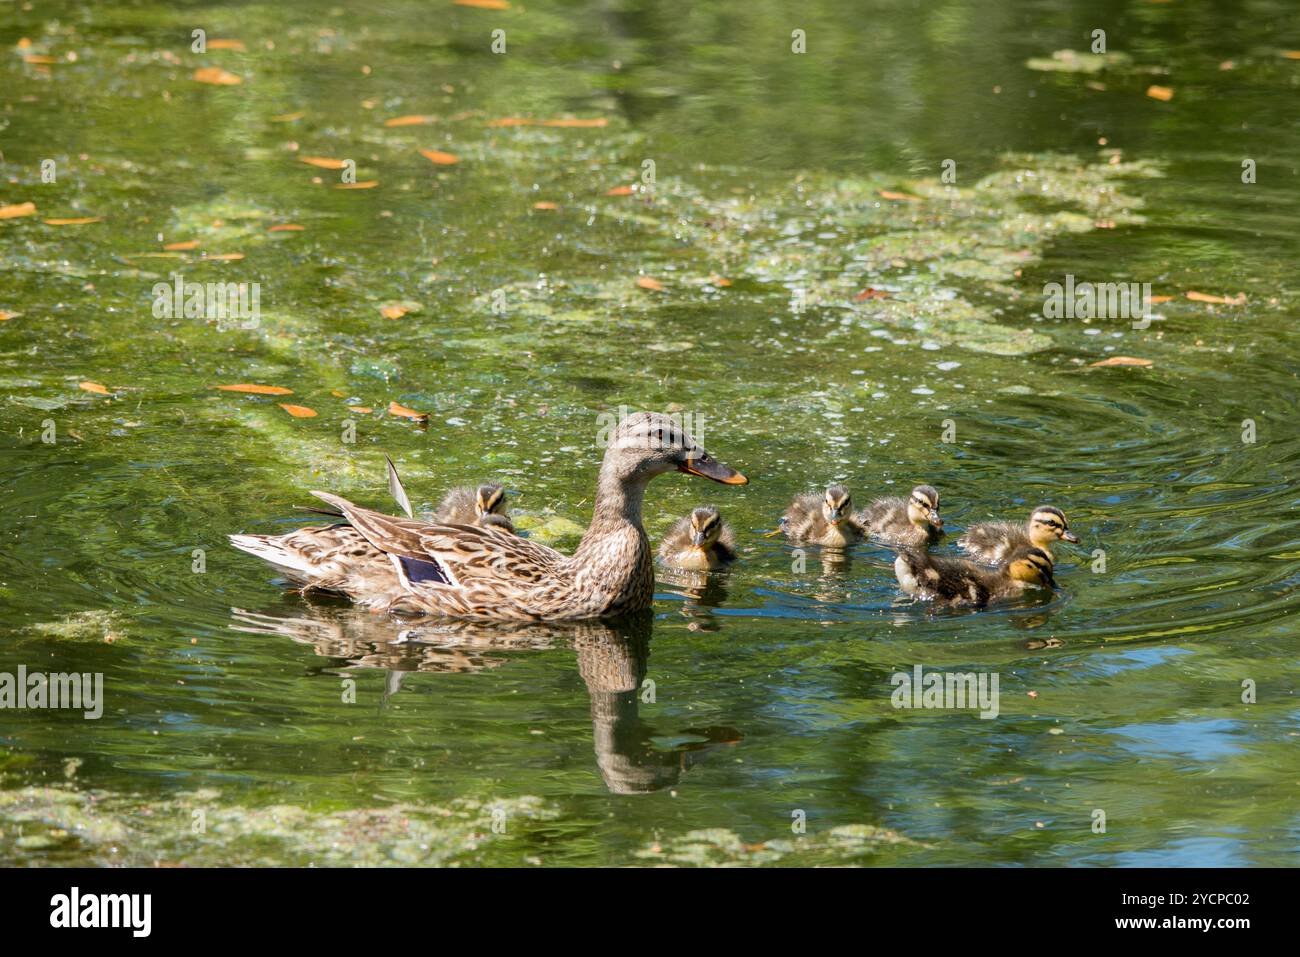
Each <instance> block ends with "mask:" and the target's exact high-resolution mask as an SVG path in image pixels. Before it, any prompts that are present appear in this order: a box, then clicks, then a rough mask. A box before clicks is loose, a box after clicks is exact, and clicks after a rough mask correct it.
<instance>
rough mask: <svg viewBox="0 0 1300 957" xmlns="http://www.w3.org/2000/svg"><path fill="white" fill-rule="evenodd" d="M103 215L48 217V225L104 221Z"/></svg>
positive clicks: (46, 221) (46, 222)
mask: <svg viewBox="0 0 1300 957" xmlns="http://www.w3.org/2000/svg"><path fill="white" fill-rule="evenodd" d="M103 221H104V217H103V216H75V217H73V218H72V219H47V220H45V225H46V226H85V225H87V224H88V223H102V222H103Z"/></svg>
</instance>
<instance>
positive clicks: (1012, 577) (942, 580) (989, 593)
mask: <svg viewBox="0 0 1300 957" xmlns="http://www.w3.org/2000/svg"><path fill="white" fill-rule="evenodd" d="M894 575H895V577H896V578H897V579H898V584H899V585H901V586H902V588H903V591H905V592H907V593H908V594H910V595H915V596H916V597H918V598H924V599H930V600H932V601H935V602H938V603H941V604H944V605H953V606H972V607H975V608H983V607H984V606H985V605H987V604H988V603H989V602H990V601H996V600H998V599H1002V598H1016V597H1018V596H1019V595H1021V594H1023V593H1024V592H1025V591H1026V590H1027V589H1029V588H1055V587H1056V580H1055V579H1054V578H1053V577H1052V556H1051V555H1050V554H1048V553H1047V552H1045V551H1043V549H1041V548H1035V547H1034V546H1033V545H1023V546H1021V547H1020V548H1018V549H1016V551H1014V552H1013V553H1012V554H1011V555H1010V557H1009V560H1008V561H1007V563H1006V564H1005V565H1003V566H1002V567H1000V568H998V569H996V570H990V569H988V568H984V567H982V566H980V565H977V564H975V563H974V562H972V561H967V560H966V559H964V558H937V557H935V556H933V555H930V554H929V553H927V552H924V551H906V550H904V551H900V552H899V553H898V557H897V558H896V559H894Z"/></svg>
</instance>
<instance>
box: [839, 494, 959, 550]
mask: <svg viewBox="0 0 1300 957" xmlns="http://www.w3.org/2000/svg"><path fill="white" fill-rule="evenodd" d="M855 517H856V519H857V522H858V524H859V525H861V526H863V527H864V528H865V529H866V532H867V534H868V535H870V536H871V537H872V538H878V539H880V540H881V541H885V542H889V543H891V544H894V545H906V546H907V547H909V548H921V547H924V546H926V545H933V544H934V543H935V542H937V541H938V540H939V537H940V536H941V535H943V519H942V518H940V517H939V493H938V491H936V490H935V488H934V486H933V485H918V486H917V487H916V488H914V489H912V492H911V494H910V495H909V496H908V497H907V498H878V499H876V500H875V501H874V502H872V503H871V504H870V505H868V506H867V507H866V508H864V509H863V510H862V511H861V512H859V513H858V514H857V516H855Z"/></svg>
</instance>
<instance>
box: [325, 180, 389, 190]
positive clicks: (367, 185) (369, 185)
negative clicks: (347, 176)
mask: <svg viewBox="0 0 1300 957" xmlns="http://www.w3.org/2000/svg"><path fill="white" fill-rule="evenodd" d="M378 185H379V180H377V179H367V180H362V181H361V182H360V183H335V184H334V188H335V189H374V188H375V187H376V186H378Z"/></svg>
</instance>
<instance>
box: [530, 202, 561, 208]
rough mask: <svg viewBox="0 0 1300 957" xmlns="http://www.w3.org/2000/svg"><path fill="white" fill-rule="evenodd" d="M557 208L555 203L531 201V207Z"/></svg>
mask: <svg viewBox="0 0 1300 957" xmlns="http://www.w3.org/2000/svg"><path fill="white" fill-rule="evenodd" d="M559 208H560V207H559V206H557V205H556V204H555V203H546V202H542V203H533V209H559Z"/></svg>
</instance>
